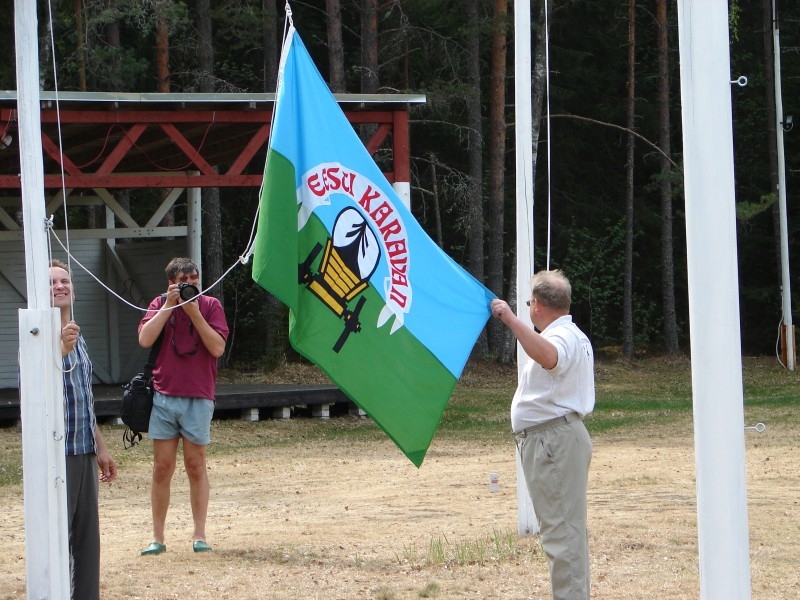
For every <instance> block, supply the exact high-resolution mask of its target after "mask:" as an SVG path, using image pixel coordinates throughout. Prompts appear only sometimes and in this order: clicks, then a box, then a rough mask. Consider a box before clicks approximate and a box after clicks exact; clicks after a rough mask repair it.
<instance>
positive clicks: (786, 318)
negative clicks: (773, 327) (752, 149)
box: [772, 0, 795, 371]
mask: <svg viewBox="0 0 800 600" xmlns="http://www.w3.org/2000/svg"><path fill="white" fill-rule="evenodd" d="M772 51H773V54H774V59H773V62H774V64H775V120H776V121H777V123H776V124H775V134H776V136H777V142H778V144H777V146H778V148H777V150H778V212H779V215H780V238H781V241H780V245H781V307H782V314H783V323H782V325H781V327H782V330H783V346H784V348H785V349H786V368H787V369H788V370H790V371H794V362H795V342H794V326H793V325H792V286H791V279H790V277H789V226H788V219H787V216H786V158H785V156H784V151H783V128H784V121H783V92H782V90H781V42H780V27H779V25H778V10H777V7H776V6H775V0H773V1H772Z"/></svg>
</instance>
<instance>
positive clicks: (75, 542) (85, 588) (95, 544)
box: [50, 260, 117, 600]
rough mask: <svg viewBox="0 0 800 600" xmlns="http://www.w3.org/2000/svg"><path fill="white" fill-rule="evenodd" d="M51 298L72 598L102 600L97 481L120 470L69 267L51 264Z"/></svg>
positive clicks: (61, 264)
mask: <svg viewBox="0 0 800 600" xmlns="http://www.w3.org/2000/svg"><path fill="white" fill-rule="evenodd" d="M50 292H51V295H52V303H53V306H54V307H56V308H58V309H59V310H60V311H61V356H62V360H63V374H64V417H65V421H66V427H65V440H66V463H67V522H68V525H69V554H70V571H71V587H72V598H73V599H74V600H94V599H99V598H100V516H99V510H98V506H97V492H98V489H97V487H98V486H97V481H98V479H99V480H100V481H104V482H110V481H113V480H114V479H115V478H116V476H117V465H116V463H115V462H114V459H113V458H111V455H110V454H109V453H108V449H107V448H106V444H105V441H104V440H103V436H102V434H101V433H100V430H99V429H98V428H97V420H96V418H95V414H94V396H93V395H92V361H91V360H90V358H89V351H88V349H87V347H86V341H85V340H84V339H83V337H82V336H81V334H80V327H78V324H77V323H75V321H74V320H73V319H72V315H71V313H72V303H73V299H74V290H73V287H72V277H71V275H70V272H69V267H68V266H67V265H65V264H64V263H62V262H60V261H55V260H54V261H52V262H51V263H50ZM98 468H99V470H100V473H99V476H98Z"/></svg>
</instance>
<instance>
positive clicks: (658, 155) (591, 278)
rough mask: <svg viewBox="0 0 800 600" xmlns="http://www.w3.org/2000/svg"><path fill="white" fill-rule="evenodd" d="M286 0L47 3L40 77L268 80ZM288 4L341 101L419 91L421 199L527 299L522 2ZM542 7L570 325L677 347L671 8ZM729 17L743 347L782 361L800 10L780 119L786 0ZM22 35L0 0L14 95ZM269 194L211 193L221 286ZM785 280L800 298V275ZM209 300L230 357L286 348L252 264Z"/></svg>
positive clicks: (207, 273)
mask: <svg viewBox="0 0 800 600" xmlns="http://www.w3.org/2000/svg"><path fill="white" fill-rule="evenodd" d="M284 5H285V2H283V1H280V0H50V2H44V1H40V2H39V6H40V18H39V27H40V40H41V42H40V54H41V56H42V57H43V58H42V66H41V79H42V82H41V83H42V89H45V90H52V89H54V88H55V84H54V81H55V78H54V67H53V61H51V60H47V59H45V58H44V57H50V56H55V73H56V74H57V81H58V88H59V91H66V90H70V91H75V90H80V91H119V92H206V93H210V92H218V93H219V92H245V93H246V92H253V93H262V92H274V91H275V82H276V77H277V68H278V58H279V54H280V42H281V32H282V31H283V26H284ZM290 6H291V10H292V13H293V20H294V24H295V26H296V28H297V30H298V32H299V33H300V35H301V37H302V38H303V40H304V42H305V44H306V46H307V47H308V49H309V51H310V52H311V54H312V56H313V58H314V60H315V62H316V64H317V67H318V68H319V70H320V71H321V73H322V74H323V76H324V77H325V78H326V81H328V82H329V85H330V87H331V90H332V91H334V92H350V93H367V94H369V93H423V94H425V95H426V97H427V103H426V104H424V105H418V106H412V107H411V109H410V110H411V112H410V127H411V132H410V139H411V178H412V181H411V204H412V206H411V207H412V211H413V213H414V215H415V216H416V218H417V219H418V220H419V222H420V223H421V225H422V226H423V228H425V230H426V231H427V232H428V233H429V235H430V236H431V237H432V238H433V239H434V240H435V241H436V242H437V243H439V244H440V245H441V246H442V247H443V249H444V250H445V251H446V252H447V253H448V254H449V255H450V256H452V257H453V258H454V259H455V260H456V261H458V262H459V263H461V264H462V265H464V266H465V267H466V268H467V269H469V270H470V272H472V273H473V274H474V275H475V276H476V277H477V278H478V279H479V280H481V281H483V282H484V283H485V284H486V285H487V286H488V287H489V288H490V289H491V290H492V291H493V292H494V293H496V294H497V295H498V296H500V297H508V298H510V299H513V297H514V296H515V294H516V290H514V289H513V288H512V287H510V286H512V285H513V280H514V277H513V272H514V271H513V269H514V264H515V257H514V251H515V248H514V244H515V242H514V239H515V236H514V231H515V224H514V211H515V209H514V206H515V202H516V198H515V179H514V164H515V157H514V105H513V98H514V58H513V57H514V54H513V44H514V35H513V33H514V24H513V2H511V1H510V0H317V1H304V2H300V1H293V2H291V3H290ZM543 8H544V5H543V4H542V3H541V2H538V1H536V0H534V2H532V6H531V15H532V20H533V22H532V23H531V28H532V39H533V44H532V45H533V62H534V65H533V69H532V71H533V72H532V79H533V85H532V90H531V93H532V97H533V107H534V108H533V117H534V118H533V123H534V125H533V129H534V150H535V152H534V161H535V165H534V173H535V174H536V184H535V203H534V224H535V225H534V226H535V231H534V241H535V268H536V269H537V270H538V269H541V268H545V267H547V266H549V267H550V268H561V269H564V270H565V271H566V273H567V274H568V275H569V277H570V279H571V280H572V282H573V287H574V293H573V297H574V305H573V314H574V316H575V319H576V321H577V322H578V323H579V325H580V326H581V327H582V328H583V329H584V330H586V331H587V333H588V334H589V335H590V337H591V338H592V340H593V342H594V344H595V346H596V347H597V348H598V349H599V350H600V351H603V350H604V349H608V350H610V351H613V352H614V353H615V354H616V353H619V352H621V353H622V354H624V355H625V356H627V357H632V356H634V355H635V354H641V353H650V352H655V353H664V354H667V355H674V354H680V353H681V352H683V351H686V350H687V349H688V339H689V331H688V300H687V289H686V288H687V278H686V251H685V248H686V245H685V228H684V221H683V218H684V214H683V186H682V163H681V161H682V154H681V120H680V93H679V92H680V82H679V56H678V33H677V7H676V3H675V2H670V1H667V0H652V1H649V2H645V1H640V2H635V1H634V0H617V1H611V2H596V1H594V0H553V1H550V2H549V3H548V6H547V23H549V53H547V54H546V53H545V51H544V48H545V46H544V31H545V26H544V23H545V19H544V15H545V11H544V10H543ZM729 9H730V23H729V26H730V52H731V73H730V76H731V81H732V82H733V81H735V80H736V79H738V78H739V77H740V76H742V75H744V76H746V77H747V85H746V86H744V87H741V86H739V85H735V84H733V83H732V86H731V100H732V105H733V132H734V154H735V156H734V161H735V173H736V203H737V244H738V257H739V277H740V282H739V283H740V314H741V328H742V346H743V348H742V349H743V352H744V353H745V354H751V355H752V354H770V353H773V352H775V350H776V345H777V338H778V331H779V325H780V323H781V272H780V245H779V234H778V231H779V221H778V203H777V198H778V196H777V181H778V161H777V141H776V140H777V137H776V129H777V127H781V126H782V127H783V129H784V132H785V133H784V144H785V156H786V181H787V185H786V189H787V199H788V201H787V208H788V229H789V264H790V266H792V265H795V264H797V261H798V260H800V247H799V246H798V244H799V242H798V239H797V233H798V230H800V225H798V217H800V210H799V209H798V206H797V202H796V200H795V199H796V198H797V197H798V194H800V177H798V174H800V140H798V139H797V138H798V135H800V130H798V132H794V131H792V128H791V125H790V124H789V119H788V115H792V114H793V113H794V114H796V115H797V116H798V119H800V112H798V106H797V104H798V99H800V3H795V2H784V3H781V5H780V13H779V14H778V16H779V18H780V61H781V64H782V69H781V85H782V88H783V95H782V97H783V108H784V114H785V115H787V117H782V116H779V117H776V115H775V98H774V87H773V86H774V83H775V79H774V62H773V60H774V57H773V20H772V14H773V13H772V0H731V2H730V3H729ZM51 14H52V33H53V35H52V36H51V35H50V30H49V27H50V25H49V23H50V22H51V21H50V15H51ZM13 26H14V19H13V2H3V3H0V56H6V57H7V60H5V61H2V62H0V89H8V90H13V89H15V88H16V78H15V77H16V76H15V73H14V60H13V56H14V54H13V52H14V48H13V45H14V31H13ZM50 40H54V47H53V44H51V42H50ZM548 54H549V67H550V68H549V94H548V93H545V91H546V90H545V81H546V78H545V61H544V58H545V56H548ZM548 109H549V114H550V119H549V120H548V119H547V118H546V115H547V113H548ZM548 136H549V138H548ZM386 152H388V150H382V151H381V153H379V154H378V156H377V157H376V158H377V160H378V162H380V161H381V160H385V159H386V158H387V155H386ZM548 159H549V164H548ZM157 193H158V191H157V190H135V191H130V192H123V193H121V196H122V197H121V198H119V200H120V201H121V202H123V203H125V204H128V205H129V206H130V207H131V211H132V214H134V215H135V214H136V210H137V206H144V205H145V204H147V203H148V202H151V201H152V202H154V201H155V200H156V199H155V198H153V197H148V196H152V195H153V194H157ZM257 203H258V190H257V189H249V188H248V189H242V188H239V189H210V190H209V189H207V190H204V191H203V209H204V216H203V219H204V235H203V243H204V250H203V254H204V255H203V257H202V260H203V265H204V279H205V280H206V281H214V280H215V279H216V278H217V277H219V276H220V275H221V274H222V273H223V271H224V270H225V268H227V266H228V265H230V264H233V263H234V262H235V261H236V259H237V257H238V256H239V254H240V253H241V251H242V250H243V249H244V247H245V245H246V242H247V237H246V236H247V235H248V233H249V231H250V228H251V224H252V221H253V218H254V214H255V211H256V207H257ZM89 210H91V209H86V208H75V209H70V211H75V212H74V213H72V212H71V213H70V215H69V219H70V220H71V221H72V220H73V219H75V220H78V221H80V222H81V224H82V225H84V226H85V224H86V222H91V220H92V218H93V216H92V215H91V214H88V213H87V211H89ZM168 218H171V219H175V221H176V222H180V221H181V219H185V214H182V213H181V209H180V208H178V209H177V210H176V211H175V213H174V214H172V215H170V216H169V217H168ZM795 270H796V269H795ZM792 290H796V291H797V292H796V293H800V288H799V287H798V286H797V278H796V277H793V278H792ZM215 293H217V294H218V295H219V296H220V297H221V300H222V301H223V304H224V306H225V309H226V313H227V315H228V319H229V323H230V324H231V326H232V330H233V334H232V338H231V339H232V340H236V341H235V343H231V344H229V347H228V350H227V354H226V356H225V361H226V363H227V366H229V367H243V368H244V367H247V368H250V367H253V366H270V365H272V364H275V363H277V362H280V361H282V360H285V359H286V357H290V358H291V357H292V356H293V355H292V352H291V349H290V348H289V346H288V340H287V337H286V312H285V308H284V307H282V306H280V305H279V303H277V302H276V301H275V300H274V299H272V298H270V297H269V296H268V295H267V294H266V292H264V291H263V290H262V289H261V288H259V287H258V286H256V285H255V284H254V283H253V282H252V280H251V278H250V272H249V267H243V268H239V269H236V270H234V271H232V272H231V274H229V276H228V277H227V278H226V280H225V281H224V284H223V286H222V288H219V289H218V290H217V291H216V292H215ZM792 304H793V305H794V306H796V305H797V301H796V300H793V302H792ZM794 312H795V311H793V313H794ZM497 325H498V324H496V323H490V324H489V326H488V327H487V331H486V335H484V336H482V338H481V340H480V341H479V343H478V345H477V346H476V353H477V354H479V355H480V356H481V357H494V358H498V359H499V360H501V361H504V362H509V361H511V360H513V343H512V341H511V340H510V339H509V338H508V337H507V336H506V335H505V334H504V332H503V330H502V329H501V328H499V327H496V326H497ZM731 325H732V326H735V324H731ZM295 358H296V357H295Z"/></svg>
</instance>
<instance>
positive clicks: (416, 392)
mask: <svg viewBox="0 0 800 600" xmlns="http://www.w3.org/2000/svg"><path fill="white" fill-rule="evenodd" d="M253 279H254V280H255V281H256V282H257V283H258V284H259V285H260V286H262V287H263V288H265V289H266V290H268V291H269V292H270V293H272V294H273V295H274V296H275V297H277V298H278V299H279V300H280V301H282V302H283V303H285V304H286V305H287V306H288V307H289V309H290V316H289V337H290V340H291V343H292V345H293V346H294V347H295V349H296V350H297V351H298V352H300V353H301V354H302V355H304V356H305V357H307V358H308V359H309V360H311V361H312V362H314V363H315V364H317V365H318V366H319V367H320V368H321V369H322V370H323V371H325V373H327V374H328V375H329V376H330V378H331V379H332V380H333V381H334V382H335V383H336V385H338V386H339V387H340V388H341V389H342V391H344V392H345V393H346V394H347V395H348V396H349V397H350V399H351V400H352V401H353V402H355V403H356V404H357V405H358V406H360V407H361V408H362V409H363V410H364V411H365V412H366V413H367V414H368V415H369V416H370V417H371V418H372V419H373V420H374V421H375V422H376V423H377V424H378V425H379V426H380V427H381V428H382V429H383V430H384V431H385V432H386V433H387V434H388V435H389V437H391V438H392V440H394V442H395V443H396V444H397V445H398V447H399V448H400V449H401V450H402V451H403V452H404V453H405V455H406V456H408V458H409V459H410V460H411V462H413V463H414V464H415V465H417V466H420V465H421V464H422V461H423V459H424V458H425V453H426V452H427V450H428V446H429V445H430V443H431V440H432V439H433V434H434V432H435V431H436V427H437V426H438V425H439V421H440V420H441V418H442V413H443V412H444V409H445V406H446V405H447V401H448V399H449V398H450V394H451V393H452V391H453V388H454V387H455V384H456V382H457V381H458V378H459V377H460V375H461V371H462V370H463V368H464V365H465V364H466V362H467V359H468V357H469V355H470V352H471V351H472V348H473V346H474V345H475V341H476V340H477V338H478V335H479V334H480V332H481V330H482V329H483V327H484V325H485V324H486V321H487V319H488V318H489V316H490V311H489V301H490V300H491V298H492V297H493V295H492V294H491V292H489V291H488V290H487V289H486V288H485V287H484V286H483V285H481V284H480V283H479V282H478V281H476V280H475V279H474V278H473V277H472V276H471V275H470V274H469V273H467V272H466V271H465V270H464V269H462V268H461V267H460V266H459V265H458V264H456V263H455V262H454V261H453V260H452V259H451V258H449V257H448V256H447V255H446V254H445V253H444V252H442V251H441V249H440V248H439V247H438V246H437V245H436V244H435V243H434V242H433V241H432V240H431V239H430V238H429V237H428V236H427V235H426V234H425V232H424V231H423V230H422V228H421V227H420V226H419V224H418V223H417V222H416V220H415V219H414V217H413V216H412V215H411V213H410V212H409V211H408V209H407V208H405V206H404V205H403V203H402V202H401V201H400V199H399V197H398V196H397V194H396V193H395V191H394V190H393V188H392V186H391V185H390V184H389V182H388V181H387V180H386V178H385V177H384V176H383V174H382V173H381V171H380V169H379V168H378V167H377V165H376V164H375V162H374V161H373V160H372V158H371V157H370V155H369V153H368V152H367V150H366V149H365V148H364V146H363V144H362V143H361V141H360V140H359V138H358V136H357V135H356V133H355V131H354V130H353V127H352V126H351V125H350V123H349V121H348V120H347V118H346V117H345V115H344V113H343V112H342V110H341V109H340V108H339V105H338V104H337V102H336V100H335V98H334V97H333V95H332V94H331V92H330V90H329V89H328V86H327V85H326V84H325V81H324V80H323V79H322V77H321V76H320V74H319V72H318V71H317V69H316V67H315V66H314V63H313V61H312V60H311V57H310V56H309V54H308V52H307V50H306V48H305V46H304V45H303V42H302V41H301V40H300V37H299V36H298V34H297V32H296V31H295V30H294V28H290V30H289V33H288V36H287V38H286V42H285V43H284V46H283V52H282V55H281V66H280V71H279V82H278V94H277V98H276V102H275V114H274V122H273V127H272V133H271V136H270V143H269V151H268V154H267V162H266V167H265V172H264V185H263V189H262V194H261V205H260V210H259V217H258V230H257V234H256V240H255V247H254V256H253Z"/></svg>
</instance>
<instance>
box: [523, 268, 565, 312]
mask: <svg viewBox="0 0 800 600" xmlns="http://www.w3.org/2000/svg"><path fill="white" fill-rule="evenodd" d="M531 297H533V298H535V299H536V300H538V301H539V302H541V303H542V304H543V305H545V306H546V307H548V308H554V309H556V310H563V311H569V307H570V305H571V304H572V285H570V283H569V279H567V276H566V275H564V273H562V272H561V271H560V270H558V269H555V270H553V271H539V272H538V273H536V274H535V275H534V276H533V278H532V279H531Z"/></svg>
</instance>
